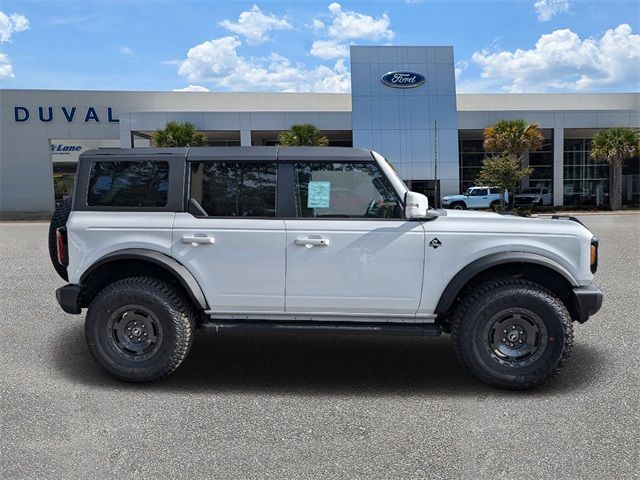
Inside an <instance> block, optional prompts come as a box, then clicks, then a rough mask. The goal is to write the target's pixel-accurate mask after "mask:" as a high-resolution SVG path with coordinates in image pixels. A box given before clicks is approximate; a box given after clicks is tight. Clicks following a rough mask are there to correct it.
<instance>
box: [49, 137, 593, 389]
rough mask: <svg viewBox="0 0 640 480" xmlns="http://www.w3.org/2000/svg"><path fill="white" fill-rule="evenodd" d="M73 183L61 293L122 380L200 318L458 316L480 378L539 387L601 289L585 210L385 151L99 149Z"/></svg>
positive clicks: (456, 337)
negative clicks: (486, 191)
mask: <svg viewBox="0 0 640 480" xmlns="http://www.w3.org/2000/svg"><path fill="white" fill-rule="evenodd" d="M75 192H76V193H75V196H74V198H73V199H72V200H67V201H64V202H62V203H61V204H59V205H58V207H57V210H56V212H55V214H54V217H53V219H52V222H51V229H50V251H51V256H52V260H53V262H54V267H55V268H56V270H57V271H58V273H59V274H60V275H61V276H62V277H63V278H64V279H65V280H68V282H69V284H68V285H65V286H63V287H61V288H59V289H58V290H57V291H56V296H57V299H58V302H59V304H60V305H61V307H62V309H63V310H64V311H65V312H68V313H73V314H79V313H81V311H82V309H85V308H86V309H87V313H86V321H85V328H86V338H87V342H88V347H89V351H90V352H91V354H92V355H93V357H94V358H95V360H96V361H97V362H98V363H99V364H100V365H101V366H102V367H103V368H104V370H105V371H106V372H107V373H109V374H110V375H112V376H114V377H117V378H119V379H122V380H127V381H139V382H142V381H151V380H156V379H158V378H160V377H162V376H164V375H167V374H169V373H171V372H173V371H174V370H175V369H176V368H177V367H178V366H179V365H180V364H181V363H182V361H183V360H184V358H185V357H186V355H187V353H188V352H189V349H190V347H191V343H192V339H193V336H194V332H195V331H198V330H199V331H205V332H214V333H223V332H225V331H230V330H234V331H250V332H257V331H266V330H276V331H294V332H300V333H302V332H314V333H316V332H332V333H367V334H400V335H422V336H435V335H440V334H441V333H443V332H444V333H451V339H452V342H453V347H454V349H455V352H456V354H457V356H458V358H459V359H460V360H461V362H462V363H463V364H464V365H465V366H466V367H467V368H468V369H469V370H470V371H471V373H473V374H474V375H475V376H476V377H478V378H479V379H481V380H483V381H485V382H487V383H489V384H491V385H494V386H497V387H502V388H509V389H524V388H532V387H534V386H537V385H541V384H544V383H546V382H548V381H549V379H550V378H551V377H552V376H553V375H554V374H555V373H556V372H558V371H559V369H560V368H561V367H562V365H563V363H564V362H565V361H566V359H567V358H568V356H569V352H570V350H571V345H572V342H573V333H572V331H573V330H572V329H573V323H574V322H576V321H577V322H579V323H582V322H585V321H586V320H587V319H588V318H589V316H590V315H592V314H594V313H596V312H597V311H598V309H599V308H600V306H601V303H602V297H603V294H602V292H601V291H600V290H599V289H598V288H597V287H596V286H595V285H594V284H593V276H594V273H595V271H596V268H597V263H598V241H597V240H596V239H595V238H594V236H593V235H592V234H591V232H589V230H587V229H586V228H585V227H584V226H583V225H582V224H581V223H580V222H578V221H577V220H575V219H571V218H567V217H558V218H554V219H528V218H527V219H525V218H519V217H515V216H506V215H505V216H502V215H498V214H494V213H475V212H459V211H449V212H446V211H444V210H433V209H430V208H428V204H427V199H426V197H425V196H423V195H421V194H418V193H415V192H411V191H409V190H408V189H407V187H406V186H405V184H404V183H403V182H402V180H401V179H400V178H399V177H398V176H397V175H396V174H395V172H394V170H393V168H392V167H391V166H390V165H389V163H387V161H386V160H385V159H384V158H383V157H382V156H381V155H379V154H377V153H376V152H372V151H369V150H362V149H350V148H332V147H326V148H311V147H309V148H293V147H292V148H278V147H220V148H214V147H202V148H190V149H187V148H182V149H180V148H178V149H148V148H137V149H128V150H121V149H105V150H103V149H101V150H95V151H89V152H86V153H84V154H82V155H81V157H80V160H79V165H78V171H77V180H76V188H75ZM425 348H428V345H425ZM431 367H432V366H429V365H425V375H428V374H429V368H431Z"/></svg>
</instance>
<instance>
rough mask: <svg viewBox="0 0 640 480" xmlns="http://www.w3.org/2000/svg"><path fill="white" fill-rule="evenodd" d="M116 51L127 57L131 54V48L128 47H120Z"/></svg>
mask: <svg viewBox="0 0 640 480" xmlns="http://www.w3.org/2000/svg"><path fill="white" fill-rule="evenodd" d="M118 52H120V53H121V54H122V55H125V56H127V57H130V56H131V55H133V50H132V49H131V48H129V47H120V48H119V49H118Z"/></svg>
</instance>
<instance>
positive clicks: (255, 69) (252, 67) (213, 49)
mask: <svg viewBox="0 0 640 480" xmlns="http://www.w3.org/2000/svg"><path fill="white" fill-rule="evenodd" d="M240 45H241V42H240V40H239V39H238V38H237V37H229V36H227V37H221V38H217V39H213V40H209V41H206V42H203V43H201V44H200V45H196V46H195V47H193V48H191V49H190V50H189V52H188V53H187V58H186V59H184V60H183V61H182V64H181V65H180V68H179V69H178V74H179V75H181V76H183V77H186V78H187V80H188V81H189V82H194V83H195V82H199V83H202V82H211V83H212V84H213V85H215V86H217V87H221V88H224V89H228V90H232V91H269V90H276V91H282V92H347V91H349V88H350V77H349V72H348V70H347V68H346V67H345V64H344V60H339V61H337V62H336V64H335V65H334V66H333V67H328V66H325V65H320V66H317V67H308V66H306V65H303V64H299V63H295V64H294V63H292V62H291V61H290V60H289V59H287V58H285V57H283V56H281V55H277V54H271V55H270V56H268V57H262V58H253V57H251V58H247V57H243V56H241V55H240V54H239V53H238V51H237V49H238V47H239V46H240Z"/></svg>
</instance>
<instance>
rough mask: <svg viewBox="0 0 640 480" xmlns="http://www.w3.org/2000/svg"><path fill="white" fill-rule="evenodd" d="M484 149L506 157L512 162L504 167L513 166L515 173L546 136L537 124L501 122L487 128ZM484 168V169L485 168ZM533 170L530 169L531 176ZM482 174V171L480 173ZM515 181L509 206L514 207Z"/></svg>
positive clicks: (484, 134)
mask: <svg viewBox="0 0 640 480" xmlns="http://www.w3.org/2000/svg"><path fill="white" fill-rule="evenodd" d="M482 136H483V138H484V149H485V151H488V152H498V153H499V156H501V157H502V156H506V157H508V158H509V159H511V162H506V163H505V162H503V163H502V164H503V165H507V164H509V163H510V164H511V165H512V166H513V169H514V172H515V170H517V169H518V167H522V159H523V158H524V156H525V155H526V154H527V153H528V152H533V151H535V150H538V149H539V148H540V147H541V146H542V142H544V136H543V135H542V132H541V131H540V125H538V124H537V123H527V122H525V121H524V120H522V119H516V120H500V121H498V122H496V124H495V125H493V126H491V127H488V128H485V130H484V132H483V135H482ZM483 168H484V167H483ZM532 171H533V170H530V169H529V173H528V174H531V172H532ZM480 173H482V171H481V172H480ZM512 173H513V172H512ZM518 182H519V181H515V182H514V183H513V184H512V185H511V186H510V187H509V188H508V190H509V205H510V206H511V207H513V201H514V193H515V189H516V185H517V184H518Z"/></svg>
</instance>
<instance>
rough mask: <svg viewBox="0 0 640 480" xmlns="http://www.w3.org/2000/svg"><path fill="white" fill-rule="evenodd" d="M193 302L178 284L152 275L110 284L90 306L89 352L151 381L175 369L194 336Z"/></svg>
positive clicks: (115, 369) (118, 372) (116, 371)
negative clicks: (175, 284)
mask: <svg viewBox="0 0 640 480" xmlns="http://www.w3.org/2000/svg"><path fill="white" fill-rule="evenodd" d="M194 319H195V313H194V309H193V306H192V304H191V302H190V301H189V299H188V298H187V297H186V296H185V295H184V293H183V292H182V291H181V290H179V289H178V288H176V287H174V286H172V285H170V284H168V283H166V282H163V281H161V280H158V279H156V278H151V277H132V278H125V279H124V280H119V281H117V282H114V283H112V284H110V285H108V286H107V287H105V288H104V289H103V290H102V291H101V292H100V293H98V295H96V297H95V298H94V299H93V301H92V302H91V305H89V309H88V310H87V319H86V322H85V335H86V338H87V345H88V347H89V352H90V353H91V355H92V356H93V358H94V359H95V360H96V362H97V363H98V364H99V365H100V366H101V367H102V368H103V369H104V370H105V371H106V372H107V373H108V374H110V375H112V376H114V377H116V378H118V379H121V380H126V381H131V382H149V381H153V380H157V379H159V378H161V377H163V376H165V375H168V374H170V373H172V372H173V371H174V370H175V369H176V368H178V367H179V366H180V364H181V363H182V362H183V361H184V359H185V358H186V356H187V354H188V352H189V350H190V348H191V344H192V342H193V331H194V327H195V323H194V322H195V320H194Z"/></svg>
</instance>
